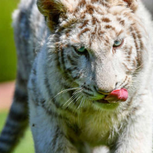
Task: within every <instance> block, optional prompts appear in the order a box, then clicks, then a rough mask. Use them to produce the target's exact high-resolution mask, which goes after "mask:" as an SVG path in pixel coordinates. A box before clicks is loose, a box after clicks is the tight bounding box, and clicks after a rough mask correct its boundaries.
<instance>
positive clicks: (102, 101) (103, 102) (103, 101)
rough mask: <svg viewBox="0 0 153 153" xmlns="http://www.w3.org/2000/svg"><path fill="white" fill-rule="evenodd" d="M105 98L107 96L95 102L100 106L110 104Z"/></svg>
mask: <svg viewBox="0 0 153 153" xmlns="http://www.w3.org/2000/svg"><path fill="white" fill-rule="evenodd" d="M106 97H107V96H105V97H104V98H103V99H100V100H96V102H98V103H102V104H110V102H109V101H107V100H105V98H106Z"/></svg>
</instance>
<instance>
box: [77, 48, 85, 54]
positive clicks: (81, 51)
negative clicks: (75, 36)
mask: <svg viewBox="0 0 153 153" xmlns="http://www.w3.org/2000/svg"><path fill="white" fill-rule="evenodd" d="M77 51H78V52H80V53H83V52H85V51H86V48H85V47H80V48H79V49H77Z"/></svg>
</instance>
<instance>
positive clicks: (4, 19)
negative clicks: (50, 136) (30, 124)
mask: <svg viewBox="0 0 153 153" xmlns="http://www.w3.org/2000/svg"><path fill="white" fill-rule="evenodd" d="M18 3H19V0H0V83H1V82H6V81H11V80H14V79H15V78H16V63H17V62H16V60H17V59H16V49H15V43H14V36H13V28H12V13H13V11H14V10H15V9H16V8H17V6H18ZM7 114H8V110H1V111H0V132H1V130H2V127H3V125H4V123H5V120H6V117H7ZM13 153H34V147H33V140H32V135H31V132H30V129H28V130H27V131H26V133H25V136H24V137H23V138H22V139H21V142H20V144H19V145H18V146H17V148H16V149H15V150H14V152H13Z"/></svg>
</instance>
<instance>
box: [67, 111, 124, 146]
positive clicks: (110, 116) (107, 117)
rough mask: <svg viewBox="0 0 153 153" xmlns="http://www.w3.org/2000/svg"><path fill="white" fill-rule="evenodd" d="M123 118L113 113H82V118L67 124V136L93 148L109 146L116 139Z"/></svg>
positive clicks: (79, 117)
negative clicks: (101, 145) (102, 145)
mask: <svg viewBox="0 0 153 153" xmlns="http://www.w3.org/2000/svg"><path fill="white" fill-rule="evenodd" d="M122 119H123V116H122V117H121V116H119V115H116V114H115V113H113V112H110V113H107V112H103V113H101V112H98V111H97V112H92V111H87V112H83V113H82V114H81V113H80V116H78V117H77V118H76V120H75V121H74V120H73V121H70V122H69V124H67V128H66V129H67V135H68V137H70V138H71V139H74V141H83V142H87V143H88V144H90V145H91V146H96V145H100V144H104V145H107V144H109V143H112V142H113V141H114V139H116V136H117V133H118V132H119V129H120V126H122V125H121V124H123V123H124V122H121V120H122Z"/></svg>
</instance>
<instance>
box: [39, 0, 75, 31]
mask: <svg viewBox="0 0 153 153" xmlns="http://www.w3.org/2000/svg"><path fill="white" fill-rule="evenodd" d="M72 1H73V0H37V6H38V9H39V11H40V12H41V13H42V14H43V15H44V16H45V17H46V19H47V24H48V26H49V28H50V29H51V30H54V29H55V27H56V26H57V25H58V23H59V17H60V16H62V17H65V15H66V12H71V11H73V4H72Z"/></svg>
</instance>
